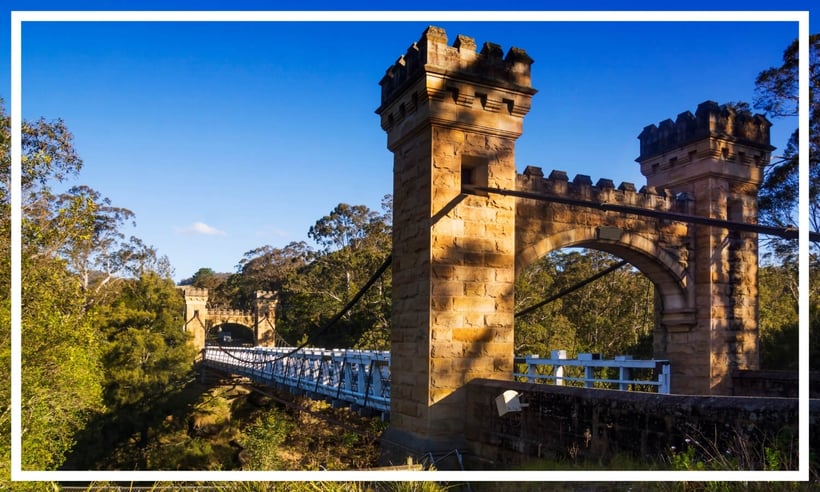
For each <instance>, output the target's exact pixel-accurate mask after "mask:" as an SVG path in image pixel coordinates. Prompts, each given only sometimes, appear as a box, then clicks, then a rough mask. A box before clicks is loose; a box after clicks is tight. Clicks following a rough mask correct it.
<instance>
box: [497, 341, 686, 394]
mask: <svg viewBox="0 0 820 492" xmlns="http://www.w3.org/2000/svg"><path fill="white" fill-rule="evenodd" d="M522 367H523V368H524V372H520V368H522ZM571 367H578V368H580V369H578V370H576V371H575V372H576V373H577V375H575V376H572V375H570V374H568V372H569V371H568V370H566V369H567V368H571ZM604 368H614V369H616V370H617V375H616V377H612V376H610V377H605V376H601V375H600V374H599V373H601V372H603V370H605V369H604ZM515 371H516V372H514V373H513V375H514V376H515V378H516V380H517V381H527V382H530V383H539V382H545V381H551V382H553V383H554V384H555V385H558V386H561V385H564V384H566V383H570V384H575V385H576V386H584V387H586V388H609V389H616V390H622V391H629V390H637V389H639V388H647V389H649V390H655V391H657V392H658V393H663V394H669V375H670V366H669V361H668V360H635V359H632V357H631V356H626V355H621V356H616V357H615V359H610V360H606V359H601V358H600V356H599V354H578V358H577V359H567V358H566V351H564V350H553V351H552V354H551V356H550V357H549V358H542V357H539V356H537V355H529V356H526V357H516V358H515ZM570 371H571V370H570ZM608 372H612V371H608ZM639 372H641V373H643V375H644V376H645V377H642V378H640V379H638V378H637V377H636V376H637V373H639ZM647 375H648V376H649V378H647V377H646V376H647Z"/></svg>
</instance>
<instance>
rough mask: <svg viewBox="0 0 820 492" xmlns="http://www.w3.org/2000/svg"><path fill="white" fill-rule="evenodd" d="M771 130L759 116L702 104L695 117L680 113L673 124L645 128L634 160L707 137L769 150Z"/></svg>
mask: <svg viewBox="0 0 820 492" xmlns="http://www.w3.org/2000/svg"><path fill="white" fill-rule="evenodd" d="M771 126H772V124H771V123H770V122H769V120H767V119H766V117H765V116H763V115H761V114H754V115H753V114H752V113H751V112H749V111H745V110H740V111H739V110H737V109H736V108H735V107H734V106H731V105H728V104H723V105H719V104H718V103H716V102H714V101H705V102H703V103H700V104H699V105H698V108H697V110H696V111H695V114H692V113H691V112H690V111H684V112H683V113H680V114H679V115H678V117H677V118H676V119H675V121H672V120H671V119H667V120H664V121H662V122H660V124H659V125H657V126H656V125H654V124H652V125H649V126H647V127H645V128H644V129H643V131H642V132H641V134H640V135H638V139H639V140H640V142H641V155H640V157H639V158H638V160H644V159H648V158H651V157H653V156H656V155H658V154H662V153H665V152H669V151H671V150H674V149H677V148H678V147H682V146H685V145H688V144H690V143H692V142H694V141H695V140H700V139H703V138H707V137H712V138H719V139H723V140H727V141H731V142H737V143H742V144H745V145H751V146H759V147H761V148H767V149H769V150H771V149H772V147H771V146H770V145H769V141H770V138H769V128H770V127H771Z"/></svg>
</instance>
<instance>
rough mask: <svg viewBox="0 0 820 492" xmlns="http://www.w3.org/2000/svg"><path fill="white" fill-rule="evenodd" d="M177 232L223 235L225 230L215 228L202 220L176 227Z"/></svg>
mask: <svg viewBox="0 0 820 492" xmlns="http://www.w3.org/2000/svg"><path fill="white" fill-rule="evenodd" d="M176 231H177V233H179V234H189V235H190V234H201V235H204V236H225V235H226V232H225V231H222V230H219V229H217V228H216V227H211V226H209V225H208V224H206V223H204V222H194V223H193V224H191V225H189V226H186V227H177V228H176Z"/></svg>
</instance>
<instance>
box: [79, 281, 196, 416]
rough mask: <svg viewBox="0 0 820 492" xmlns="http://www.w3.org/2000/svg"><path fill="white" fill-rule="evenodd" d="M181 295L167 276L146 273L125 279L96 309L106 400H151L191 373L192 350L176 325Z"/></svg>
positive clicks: (179, 319)
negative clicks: (101, 337) (107, 301)
mask: <svg viewBox="0 0 820 492" xmlns="http://www.w3.org/2000/svg"><path fill="white" fill-rule="evenodd" d="M182 311H183V299H182V296H180V295H179V292H178V291H177V290H176V288H175V286H174V283H173V282H172V281H171V280H170V279H167V278H166V279H163V278H161V277H159V276H158V275H157V274H155V273H147V274H145V275H143V276H141V277H140V278H138V279H133V280H127V281H126V282H125V283H124V285H123V287H122V289H121V290H120V292H119V295H118V296H117V297H116V298H115V300H114V301H113V302H112V303H111V304H110V305H106V306H101V307H99V308H97V309H96V310H95V312H94V319H95V321H96V323H97V326H98V327H99V328H100V329H101V330H102V332H103V333H104V334H105V337H106V340H107V343H106V345H105V352H104V355H103V363H104V365H105V369H106V371H105V372H106V381H105V399H106V403H107V404H108V405H110V406H111V407H113V408H118V407H123V406H128V405H134V404H137V403H139V402H146V403H148V402H151V401H152V400H153V399H155V398H157V397H158V396H161V395H162V394H163V393H164V392H166V391H169V390H170V389H173V388H174V387H175V385H176V384H179V383H180V382H182V381H184V380H186V379H187V378H188V377H189V376H190V371H191V364H192V362H193V360H194V357H195V355H196V354H195V353H194V349H193V347H192V345H190V344H188V343H187V341H188V337H187V334H186V333H185V332H183V331H182V330H181V329H180V327H181V326H182V325H183V324H184V320H183V319H182Z"/></svg>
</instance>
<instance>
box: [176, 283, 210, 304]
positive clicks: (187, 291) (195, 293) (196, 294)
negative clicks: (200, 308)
mask: <svg viewBox="0 0 820 492" xmlns="http://www.w3.org/2000/svg"><path fill="white" fill-rule="evenodd" d="M177 289H179V290H181V291H182V295H184V296H185V297H186V298H188V299H194V298H197V299H201V298H204V300H205V301H207V300H208V289H205V288H200V287H192V286H190V285H182V286H179V287H177Z"/></svg>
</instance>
